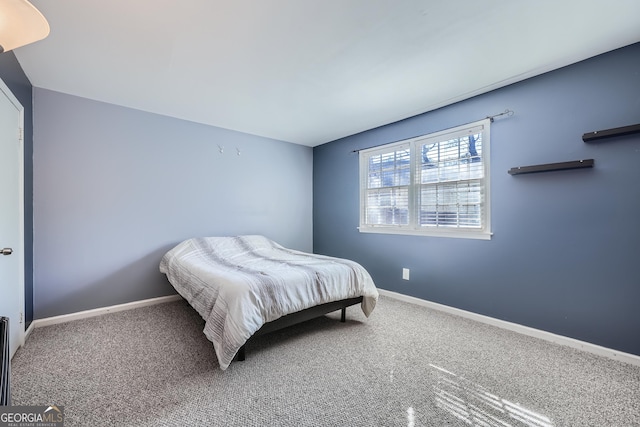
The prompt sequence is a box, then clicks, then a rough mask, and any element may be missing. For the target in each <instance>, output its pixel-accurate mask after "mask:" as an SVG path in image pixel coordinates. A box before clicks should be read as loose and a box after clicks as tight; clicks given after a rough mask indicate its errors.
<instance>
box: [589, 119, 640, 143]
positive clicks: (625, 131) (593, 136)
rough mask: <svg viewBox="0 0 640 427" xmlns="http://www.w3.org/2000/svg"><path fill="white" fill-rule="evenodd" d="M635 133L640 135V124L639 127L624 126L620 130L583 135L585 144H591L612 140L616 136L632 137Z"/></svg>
mask: <svg viewBox="0 0 640 427" xmlns="http://www.w3.org/2000/svg"><path fill="white" fill-rule="evenodd" d="M634 133H640V123H638V124H637V125H630V126H622V127H619V128H613V129H605V130H597V131H595V132H588V133H585V134H584V135H582V140H583V141H584V142H591V141H597V140H599V139H604V138H612V137H614V136H624V135H632V134H634Z"/></svg>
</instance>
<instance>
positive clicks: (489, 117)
mask: <svg viewBox="0 0 640 427" xmlns="http://www.w3.org/2000/svg"><path fill="white" fill-rule="evenodd" d="M504 115H506V116H513V111H512V110H509V109H507V110H504V111H503V112H502V113H500V114H494V115H493V116H487V117H485V118H484V119H489V120H490V121H491V123H493V120H494V119H495V118H496V117H500V116H504ZM484 119H481V120H484ZM479 121H480V120H475V121H473V122H469V123H463V124H461V125H457V126H454V127H458V126H465V125H469V124H471V123H475V122H479ZM447 129H452V128H447ZM447 129H441V130H439V131H435V132H430V133H436V132H442V131H444V130H447ZM420 136H423V135H416V136H411V137H409V138H402V139H398V140H397V141H391V142H385V143H384V144H378V145H373V146H371V147H366V148H358V149H357V150H353V151H352V153H359V152H360V151H362V150H368V149H370V148H376V147H382V146H383V145H388V144H394V143H396V142H400V141H404V140H406V139H413V138H418V137H420Z"/></svg>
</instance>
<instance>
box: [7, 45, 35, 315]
mask: <svg viewBox="0 0 640 427" xmlns="http://www.w3.org/2000/svg"><path fill="white" fill-rule="evenodd" d="M0 79H2V81H3V82H4V83H5V84H6V85H7V87H8V88H9V89H10V90H11V92H12V93H13V95H14V96H15V97H16V98H17V99H18V101H19V102H20V104H22V106H23V107H24V264H25V265H24V293H25V297H24V302H25V312H24V314H25V320H26V322H25V326H27V327H28V326H29V324H30V323H31V321H32V320H33V174H32V173H31V171H32V169H33V114H32V113H33V110H32V87H31V82H30V81H29V79H28V78H27V76H26V75H25V73H24V71H23V70H22V67H21V66H20V63H19V62H18V60H17V59H16V56H15V54H14V53H13V52H5V53H2V54H0Z"/></svg>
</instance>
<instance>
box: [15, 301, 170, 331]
mask: <svg viewBox="0 0 640 427" xmlns="http://www.w3.org/2000/svg"><path fill="white" fill-rule="evenodd" d="M180 299H182V297H181V296H180V295H169V296H166V297H158V298H150V299H145V300H141V301H133V302H128V303H126V304H118V305H112V306H109V307H101V308H95V309H93V310H85V311H79V312H77V313H70V314H63V315H61V316H53V317H46V318H44V319H37V320H34V321H33V322H31V325H29V328H28V329H27V333H26V336H28V335H29V333H30V330H33V328H41V327H43V326H50V325H57V324H59V323H66V322H71V321H73V320H80V319H87V318H89V317H95V316H101V315H103V314H107V313H115V312H117V311H124V310H132V309H134V308H140V307H146V306H149V305H155V304H162V303H165V302H171V301H178V300H180ZM25 339H26V337H25Z"/></svg>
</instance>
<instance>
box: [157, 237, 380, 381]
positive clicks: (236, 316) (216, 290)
mask: <svg viewBox="0 0 640 427" xmlns="http://www.w3.org/2000/svg"><path fill="white" fill-rule="evenodd" d="M160 271H161V272H162V273H164V274H166V275H167V278H168V279H169V282H170V283H171V284H172V285H173V287H174V288H175V289H176V290H177V291H178V292H179V293H180V295H182V296H183V297H184V298H185V299H186V300H187V301H188V302H189V303H190V304H191V306H192V307H193V308H194V309H195V310H196V311H197V312H198V313H200V315H201V316H202V318H203V319H204V320H205V327H204V333H205V335H206V336H207V338H208V339H209V340H210V341H211V342H213V347H214V349H215V352H216V355H217V356H218V361H219V363H220V368H221V369H223V370H224V369H226V368H227V367H228V366H229V364H230V363H231V361H232V360H233V358H234V356H235V354H236V353H237V351H238V350H239V349H240V347H242V345H244V344H245V342H246V341H247V340H248V339H249V338H250V337H251V336H252V335H253V334H254V333H255V332H256V331H257V330H258V329H260V327H261V326H262V325H263V324H265V323H267V322H271V321H273V320H276V319H278V318H279V317H281V316H284V315H286V314H290V313H294V312H297V311H300V310H304V309H306V308H309V307H312V306H315V305H319V304H324V303H327V302H332V301H337V300H341V299H346V298H354V297H359V296H363V297H364V298H363V300H362V304H361V307H362V311H363V312H364V314H365V315H366V316H367V317H368V316H369V314H370V313H371V311H372V310H373V309H374V307H375V305H376V301H377V299H378V291H377V289H376V287H375V285H374V283H373V280H372V279H371V276H370V275H369V273H368V272H367V271H366V270H365V269H364V268H363V267H362V266H361V265H360V264H358V263H356V262H354V261H350V260H346V259H341V258H333V257H328V256H322V255H314V254H308V253H305V252H300V251H295V250H291V249H287V248H284V247H282V246H280V245H279V244H277V243H275V242H273V241H271V240H269V239H267V238H266V237H263V236H238V237H205V238H194V239H189V240H185V241H184V242H182V243H180V244H179V245H178V246H176V247H175V248H173V249H171V250H170V251H169V252H167V253H166V254H165V256H164V257H163V258H162V261H161V262H160Z"/></svg>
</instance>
